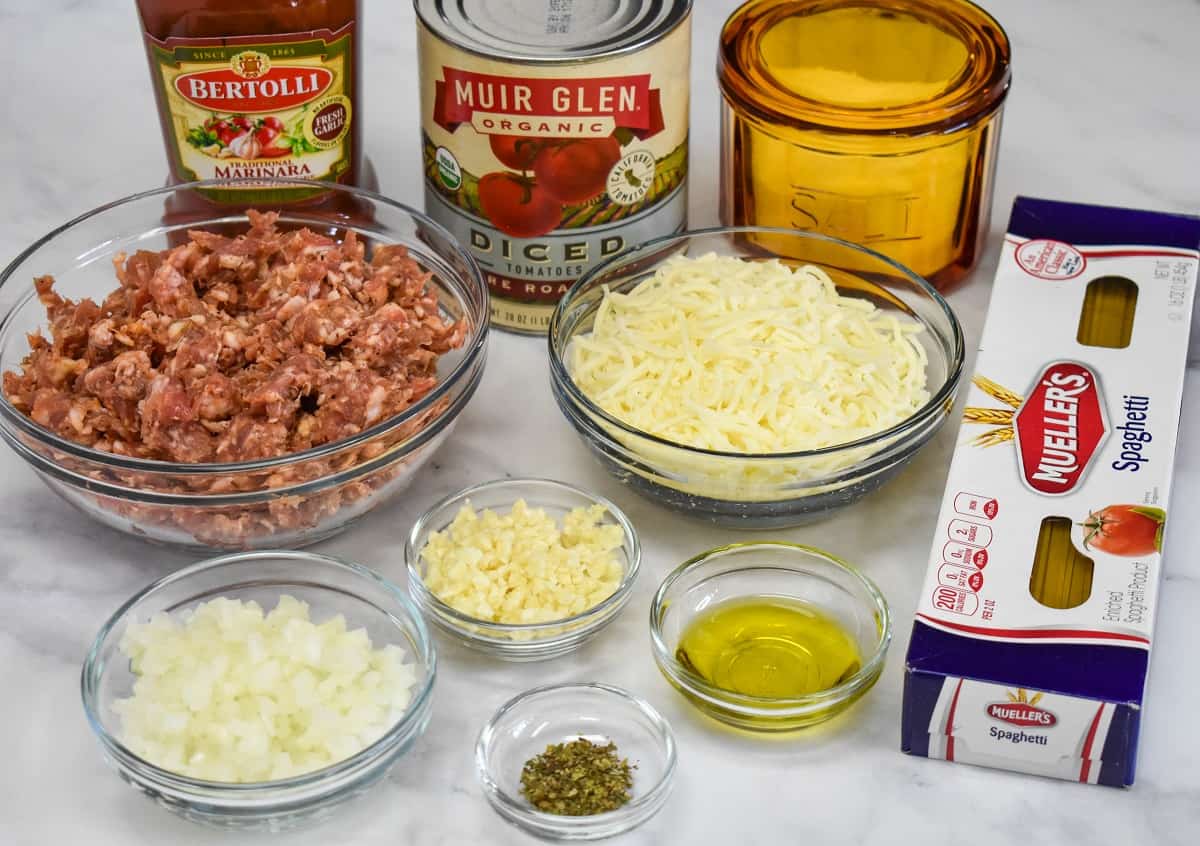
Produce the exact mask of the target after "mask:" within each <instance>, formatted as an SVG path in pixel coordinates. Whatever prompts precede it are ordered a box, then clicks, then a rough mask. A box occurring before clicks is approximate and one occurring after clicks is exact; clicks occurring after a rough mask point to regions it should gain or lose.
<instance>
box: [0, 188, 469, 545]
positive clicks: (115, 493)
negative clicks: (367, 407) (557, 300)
mask: <svg viewBox="0 0 1200 846" xmlns="http://www.w3.org/2000/svg"><path fill="white" fill-rule="evenodd" d="M275 181H276V182H279V183H280V184H283V183H299V184H301V185H307V184H309V183H305V182H302V181H299V180H275ZM238 184H241V183H238V182H236V181H214V182H207V183H196V185H203V186H206V187H207V188H210V189H215V188H228V187H229V186H231V185H232V186H236V185H238ZM255 184H256V185H259V186H260V187H261V184H260V183H255ZM321 188H322V190H323V191H324V192H326V193H327V194H329V195H330V199H329V200H328V201H327V202H325V203H324V204H322V205H317V206H312V205H308V206H306V205H296V206H287V207H284V208H282V209H281V210H280V217H279V222H280V225H281V226H289V225H298V226H308V227H310V228H313V229H315V230H317V231H319V232H321V233H323V234H326V235H329V236H331V237H334V238H341V237H344V236H345V234H346V233H348V232H351V231H353V232H355V233H357V235H358V236H359V237H360V238H362V239H364V240H365V241H366V243H367V244H368V245H373V244H401V245H404V246H405V247H407V248H408V249H409V251H410V254H411V255H412V256H413V257H414V258H415V259H416V260H417V262H418V263H419V264H421V265H422V266H423V267H424V268H425V269H426V270H428V271H430V272H431V274H432V276H431V279H430V285H431V286H432V288H433V290H434V291H435V292H436V294H437V297H438V300H439V303H440V305H441V309H442V312H443V314H444V316H446V317H447V318H448V319H449V318H453V319H463V320H465V322H466V324H467V327H468V328H467V333H466V338H465V339H464V342H463V344H462V346H461V347H460V348H458V349H456V350H451V351H450V352H448V353H447V354H445V355H443V356H442V357H441V358H440V359H439V360H438V365H437V368H438V374H437V375H438V385H437V386H436V387H435V388H434V389H433V390H432V391H430V393H429V394H427V395H426V396H425V397H424V398H422V399H421V400H419V401H418V402H416V403H415V404H413V405H412V406H411V407H410V408H408V409H406V410H405V411H403V412H402V413H400V414H398V415H396V416H394V417H391V418H389V419H387V420H384V421H382V422H380V423H378V424H377V425H375V426H373V427H371V428H369V429H366V430H365V431H363V432H360V433H359V434H357V435H354V436H352V437H349V438H345V439H343V440H341V441H336V442H333V443H329V444H324V445H322V446H318V447H314V448H312V449H308V450H305V451H303V452H298V453H293V454H290V455H284V456H280V457H277V458H268V459H261V460H256V461H239V462H230V463H198V464H182V463H173V462H165V461H151V460H145V459H138V458H130V457H127V456H120V455H116V454H113V453H109V452H103V451H100V450H96V449H91V448H89V447H85V446H82V445H80V444H77V443H74V442H72V441H69V440H66V439H64V438H61V437H59V436H57V435H55V434H54V433H52V432H50V431H49V430H48V429H45V428H43V427H42V426H40V425H39V424H37V423H35V422H34V421H33V419H32V418H30V417H29V416H27V415H26V414H24V413H23V412H21V411H19V410H18V409H16V408H15V407H14V406H13V405H12V404H11V403H10V402H9V401H8V399H7V397H6V396H2V395H0V437H3V438H4V440H5V442H6V443H7V444H8V445H9V446H10V447H11V448H12V449H13V451H15V452H16V453H17V454H18V455H19V456H21V458H23V459H24V460H25V461H26V462H27V463H28V464H29V465H30V466H31V467H32V468H33V469H34V471H35V472H36V473H37V474H38V476H39V477H41V479H42V480H43V481H44V482H45V483H46V484H47V485H48V486H49V487H50V489H51V490H53V491H54V492H55V493H57V494H59V495H60V496H61V497H62V498H63V499H65V500H67V501H68V502H70V503H71V504H72V505H74V506H75V507H77V508H78V509H79V510H81V511H83V512H84V513H85V514H87V515H89V516H90V517H92V518H94V519H96V520H98V521H100V522H101V523H104V524H105V525H108V526H110V527H112V528H115V529H118V530H120V531H123V532H126V533H128V534H131V535H135V536H137V537H141V538H144V539H147V540H151V541H157V542H161V543H165V544H171V545H175V546H182V547H189V548H200V549H207V548H213V547H216V548H226V549H254V548H269V547H296V546H303V545H307V544H310V543H315V542H316V541H318V540H322V539H323V538H326V537H329V536H330V535H333V534H335V533H337V532H339V531H341V530H342V529H345V528H346V527H347V526H348V525H350V524H351V523H352V522H353V521H354V520H356V519H358V518H359V517H361V516H363V515H364V514H366V513H367V512H369V511H370V510H372V509H373V508H375V507H376V506H377V505H379V504H380V503H382V502H384V501H385V500H387V499H388V498H389V497H391V496H393V495H395V494H396V493H398V492H399V491H401V490H403V489H404V488H405V487H406V486H407V485H408V483H409V482H410V481H411V480H412V478H413V476H414V475H415V474H416V472H417V470H418V469H419V468H420V467H421V466H422V465H423V464H424V463H425V462H426V461H428V460H429V458H430V457H431V456H432V455H433V454H434V453H435V452H436V451H437V449H438V448H439V447H440V446H441V445H442V444H443V443H444V442H445V440H446V438H447V436H448V435H449V434H450V432H451V430H452V428H453V426H454V423H455V421H456V419H457V418H458V415H459V413H460V412H461V411H462V409H463V408H464V407H465V406H466V404H467V402H468V400H470V398H471V396H472V395H473V394H474V392H475V388H476V387H477V386H478V384H479V381H480V378H481V376H482V373H483V366H484V360H485V358H486V349H487V335H488V295H487V286H486V285H485V283H484V281H483V277H482V275H481V274H480V271H479V268H478V266H477V265H476V264H475V260H474V259H473V258H471V256H470V254H469V253H468V252H467V251H466V250H464V249H463V248H462V246H461V245H459V244H458V243H457V242H456V241H455V240H454V239H453V237H452V236H451V235H450V234H449V233H447V232H446V231H445V230H444V229H442V228H441V227H440V226H438V225H437V224H436V223H434V222H433V221H431V220H429V219H428V218H426V217H425V216H424V215H422V214H420V213H419V212H416V211H413V210H411V209H409V208H406V207H405V206H403V205H400V204H399V203H396V202H393V201H392V200H389V199H387V198H385V197H382V196H380V195H378V194H374V193H371V192H369V191H361V190H357V189H353V188H347V187H343V186H339V185H330V184H327V183H321ZM196 190H197V189H196V188H195V185H181V186H176V187H171V188H162V189H159V190H156V191H148V192H146V193H144V194H137V195H134V196H132V197H127V198H125V199H123V200H117V201H116V202H113V203H110V204H108V205H106V206H102V207H100V208H98V209H95V210H94V211H91V212H88V213H87V214H85V215H82V216H80V217H78V218H76V219H75V220H72V221H70V222H69V223H66V224H64V225H63V226H62V227H60V228H59V229H57V230H55V231H54V232H51V233H50V234H49V235H47V236H45V237H44V238H42V239H41V240H39V241H37V242H36V243H35V244H33V245H32V246H31V247H29V248H28V249H27V250H25V252H23V253H22V254H21V255H19V256H18V257H17V258H16V259H14V260H13V262H12V263H11V264H10V265H9V266H8V267H7V268H5V270H4V271H3V273H0V286H2V287H0V294H3V295H4V302H5V304H6V305H8V306H10V308H9V310H8V312H7V314H6V316H5V317H4V319H3V321H2V322H0V372H8V371H11V370H13V369H15V368H17V367H18V366H19V365H20V363H21V360H22V358H24V356H25V355H26V353H28V351H29V343H28V341H27V340H26V335H27V333H29V332H33V331H36V330H38V329H39V328H45V326H46V314H45V309H44V308H43V307H42V305H41V303H40V302H39V301H38V298H37V295H36V292H35V291H34V288H33V284H32V282H33V279H34V277H35V276H42V275H44V274H51V275H53V276H54V277H55V279H56V280H57V282H56V286H55V289H56V290H57V291H58V292H59V293H61V294H62V295H63V296H66V297H70V298H72V299H79V298H82V297H92V298H93V299H95V300H97V301H99V300H102V299H103V297H104V296H105V295H106V294H107V293H108V292H109V291H111V290H113V289H114V288H116V287H117V280H116V277H115V275H114V273H113V268H112V259H113V257H114V256H115V255H116V254H118V253H120V252H130V253H131V252H133V251H135V250H163V249H166V248H168V247H170V246H175V245H177V244H178V243H180V241H181V239H183V238H185V237H186V235H185V233H186V230H188V229H195V228H206V229H210V230H215V231H222V230H224V231H244V228H245V225H246V223H245V217H244V214H243V213H242V211H240V210H239V209H238V208H237V207H231V206H221V205H213V204H210V203H208V202H207V201H204V200H202V199H201V198H199V196H198V195H197V193H196Z"/></svg>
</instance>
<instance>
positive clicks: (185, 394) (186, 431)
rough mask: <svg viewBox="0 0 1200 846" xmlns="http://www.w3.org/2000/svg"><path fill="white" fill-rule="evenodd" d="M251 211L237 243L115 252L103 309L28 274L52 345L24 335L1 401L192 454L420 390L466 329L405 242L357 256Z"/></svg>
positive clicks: (122, 448) (383, 415) (261, 440)
mask: <svg viewBox="0 0 1200 846" xmlns="http://www.w3.org/2000/svg"><path fill="white" fill-rule="evenodd" d="M248 215H249V219H250V227H249V230H248V231H247V232H245V233H244V234H241V235H237V236H236V237H225V236H222V235H218V234H215V233H212V232H204V231H194V232H191V233H189V241H188V242H187V243H186V244H183V245H181V246H178V247H175V248H173V249H170V250H165V251H163V252H160V253H154V252H145V251H140V252H137V253H135V254H134V255H132V256H128V257H126V256H125V255H119V256H117V258H116V260H115V262H114V264H115V267H116V273H117V278H118V279H119V280H120V283H121V286H120V287H119V288H118V289H116V290H115V291H113V292H112V293H111V294H109V295H108V296H107V297H106V298H105V300H104V302H103V303H101V304H96V303H95V302H93V301H92V300H90V299H83V300H80V301H78V302H73V301H71V300H67V299H63V298H62V297H60V296H59V295H58V294H57V293H55V291H54V280H53V278H51V277H49V276H44V277H42V278H40V279H38V280H37V283H36V284H37V292H38V296H39V298H40V299H41V301H42V303H43V304H44V305H45V307H46V311H47V314H48V316H49V319H50V332H49V338H47V337H45V336H44V335H42V334H40V333H36V334H33V335H31V336H30V337H29V344H30V352H29V355H27V356H26V357H25V359H24V361H23V362H22V372H15V371H11V372H8V373H5V374H4V392H5V394H6V395H7V397H8V400H9V401H10V402H11V403H12V404H13V405H14V406H16V408H18V409H19V410H21V411H23V412H24V413H26V414H28V415H29V416H30V417H31V418H33V419H34V420H35V421H36V422H37V423H39V424H40V425H42V426H44V427H45V428H47V429H49V430H50V431H52V432H54V433H55V434H57V435H59V436H61V437H64V438H67V439H70V440H72V441H75V442H77V443H81V444H84V445H86V446H89V447H94V448H96V449H99V450H104V451H106V452H110V453H116V454H120V455H128V456H134V457H137V458H147V459H155V460H160V461H174V462H184V463H195V462H230V461H245V460H251V459H259V458H270V457H275V456H280V455H285V454H288V453H293V452H299V451H301V450H305V449H308V448H309V447H314V446H318V445H320V444H325V443H330V442H333V441H338V440H341V439H343V438H346V437H348V436H351V435H354V434H356V433H358V432H361V431H363V430H364V429H367V428H369V427H371V426H373V425H375V424H376V423H379V422H381V421H383V420H386V419H387V418H389V417H392V416H394V415H396V414H398V413H399V412H402V411H404V410H405V409H406V408H408V407H409V406H411V405H412V404H413V403H414V402H416V401H417V400H419V399H421V397H423V396H425V395H426V394H428V393H429V391H430V390H431V389H432V388H433V387H434V385H435V384H436V381H437V359H438V356H440V355H442V354H443V353H445V352H447V351H448V350H451V349H453V348H455V347H458V346H460V345H461V344H462V343H463V339H464V336H465V334H466V326H465V324H464V323H463V322H461V321H459V322H452V321H447V320H445V319H443V318H442V316H441V315H440V313H439V311H438V303H437V298H436V296H435V295H434V293H433V292H432V291H431V290H430V288H429V286H428V285H427V283H428V281H429V274H428V273H427V272H425V271H423V270H422V269H421V268H420V266H419V265H418V264H417V263H416V262H415V261H414V260H413V259H412V258H411V257H410V256H409V255H408V252H407V250H405V248H404V247H399V246H380V247H377V248H376V249H375V250H374V251H373V254H372V256H371V258H370V259H369V260H368V259H367V257H366V250H365V247H364V244H363V243H362V242H361V241H359V240H358V239H357V238H356V237H355V235H354V233H353V232H349V233H348V234H347V235H346V237H345V240H344V241H342V242H337V241H334V240H332V239H331V238H328V237H326V236H324V235H320V234H317V233H315V232H312V231H310V230H308V229H301V230H297V231H289V232H281V231H279V230H278V229H277V228H276V215H275V214H272V213H256V212H253V211H252V212H249V213H248Z"/></svg>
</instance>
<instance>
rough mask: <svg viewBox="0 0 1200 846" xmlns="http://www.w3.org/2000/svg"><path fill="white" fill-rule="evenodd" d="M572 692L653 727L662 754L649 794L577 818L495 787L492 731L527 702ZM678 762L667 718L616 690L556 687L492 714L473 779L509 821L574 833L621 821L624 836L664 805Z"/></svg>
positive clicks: (593, 685)
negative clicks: (614, 704) (601, 699)
mask: <svg viewBox="0 0 1200 846" xmlns="http://www.w3.org/2000/svg"><path fill="white" fill-rule="evenodd" d="M578 691H584V692H590V693H594V694H600V695H602V696H606V697H612V698H614V699H617V700H618V701H620V702H621V703H622V704H624V705H632V706H633V707H634V708H636V709H637V710H638V711H640V712H641V714H642V715H643V716H644V717H646V719H647V720H648V721H649V722H650V724H651V725H652V726H653V727H654V734H655V736H656V737H657V738H658V739H659V740H661V741H662V749H663V753H664V761H663V773H662V776H661V777H660V778H659V779H658V781H656V782H655V783H654V785H653V786H651V787H650V789H649V790H647V791H646V792H645V793H643V794H641V795H640V796H634V797H632V798H631V799H630V800H629V802H627V803H626V804H624V805H622V806H621V807H620V808H617V809H616V810H613V811H605V812H603V813H600V814H592V815H590V816H579V817H573V816H567V815H562V814H548V813H546V812H545V811H539V810H538V809H537V808H534V807H533V806H532V805H529V804H528V803H526V802H523V801H522V800H521V799H519V798H518V797H515V796H512V795H511V794H509V793H508V792H507V791H506V790H504V789H503V788H502V787H500V784H499V783H498V782H497V781H496V779H495V778H493V776H492V769H491V767H489V766H488V759H487V752H488V750H489V749H490V748H491V747H492V745H493V740H494V738H495V736H496V727H497V725H498V724H499V723H500V721H501V720H502V719H503V718H504V717H506V716H508V715H509V714H511V713H512V712H513V711H516V710H518V709H520V708H522V707H526V706H528V705H529V704H531V701H532V700H538V699H545V698H548V697H554V696H555V695H558V694H563V693H570V692H578ZM678 762H679V754H678V744H677V743H676V741H675V731H674V730H673V729H672V728H671V724H670V723H669V722H667V719H666V718H665V717H664V716H663V715H662V714H661V713H659V711H658V709H657V708H655V707H654V706H653V705H651V704H650V703H649V702H648V701H647V700H645V699H643V698H642V697H640V696H638V695H636V694H634V693H630V692H629V691H628V690H626V689H624V688H622V687H617V686H616V685H611V684H606V683H604V682H562V683H558V684H547V685H540V686H538V687H533V688H530V689H529V690H526V691H523V692H522V693H518V694H517V695H516V696H514V697H512V698H511V699H509V700H508V701H507V702H505V703H504V704H503V705H501V706H500V707H499V708H497V709H496V711H495V713H493V714H492V716H491V717H490V718H489V719H488V721H487V723H485V724H484V726H483V728H482V729H481V730H480V732H479V736H478V738H477V739H476V741H475V774H476V776H477V777H478V779H479V782H480V784H481V785H482V787H483V792H484V794H485V795H486V796H487V797H488V799H489V801H491V802H492V803H493V804H499V805H500V806H501V807H502V808H503V809H504V813H505V815H506V816H509V815H511V818H514V819H519V820H521V821H522V822H524V823H528V824H530V825H531V826H533V827H535V828H536V829H538V830H539V831H546V830H555V829H557V830H560V831H570V832H571V833H575V834H578V833H581V832H583V831H587V830H589V829H592V828H603V827H605V826H606V825H607V824H613V823H617V822H618V821H620V820H623V819H624V820H631V821H632V823H633V824H632V826H629V827H627V828H624V829H622V830H623V831H628V830H629V828H632V827H635V826H637V825H640V824H641V823H642V822H644V821H645V819H648V818H649V816H646V817H645V818H642V817H641V814H643V813H647V814H652V813H653V811H654V810H656V808H657V807H658V806H659V805H660V804H661V802H662V801H663V800H665V798H666V795H667V794H668V793H669V792H670V790H671V786H672V780H673V778H674V776H675V770H676V767H677V765H678ZM614 833H615V832H614Z"/></svg>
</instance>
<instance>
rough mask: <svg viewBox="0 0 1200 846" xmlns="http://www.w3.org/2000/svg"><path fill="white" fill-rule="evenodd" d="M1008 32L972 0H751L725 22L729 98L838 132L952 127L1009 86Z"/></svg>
mask: <svg viewBox="0 0 1200 846" xmlns="http://www.w3.org/2000/svg"><path fill="white" fill-rule="evenodd" d="M1009 57H1010V48H1009V43H1008V36H1007V35H1006V34H1005V32H1004V30H1003V29H1002V28H1001V26H1000V24H998V23H997V22H996V20H995V19H994V18H993V17H992V16H991V15H989V14H988V13H987V12H985V11H983V9H980V8H979V7H978V6H976V5H974V4H972V3H970V2H967V0H783V2H780V0H750V2H748V3H745V4H744V5H742V6H741V8H739V9H738V10H737V11H735V12H734V13H733V14H732V15H731V16H730V17H729V20H727V21H726V22H725V26H724V28H723V29H722V31H721V44H720V53H719V56H718V59H717V77H718V79H719V81H720V84H721V89H722V91H723V92H724V94H725V96H726V98H728V99H729V100H730V102H731V104H732V105H734V106H736V107H739V108H743V109H746V110H748V111H750V112H752V113H755V114H757V115H758V116H759V117H761V118H762V119H763V120H766V121H768V122H771V123H784V124H790V125H793V126H797V127H799V128H814V129H822V130H826V131H834V132H853V133H888V134H890V133H895V132H897V131H903V132H905V133H910V134H924V133H932V132H946V131H951V130H953V129H956V128H958V127H960V126H963V125H964V124H969V123H972V122H973V121H974V120H975V119H976V118H978V117H981V116H984V115H987V114H990V113H991V112H992V111H993V110H995V109H996V108H997V107H998V106H999V105H1000V104H1001V103H1002V102H1003V100H1004V97H1005V95H1006V94H1007V92H1008V86H1009V81H1010V78H1011V73H1010V70H1009Z"/></svg>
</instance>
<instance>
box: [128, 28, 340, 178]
mask: <svg viewBox="0 0 1200 846" xmlns="http://www.w3.org/2000/svg"><path fill="white" fill-rule="evenodd" d="M353 28H354V24H353V22H351V23H348V24H346V25H345V26H344V27H342V28H341V29H339V30H338V31H337V32H331V31H330V30H319V31H314V32H301V33H287V34H281V35H271V36H243V37H229V38H169V39H167V40H166V41H160V40H158V39H157V38H154V37H153V36H150V35H149V34H147V35H146V40H147V43H148V45H149V49H150V55H151V57H152V61H153V64H154V69H155V78H156V79H157V81H158V82H159V84H160V85H161V91H160V94H161V97H162V101H163V103H164V104H165V111H166V115H165V116H164V119H165V120H166V121H168V124H167V135H168V137H169V139H170V140H169V143H168V155H171V156H173V157H174V158H175V160H176V161H175V164H176V170H177V172H178V173H179V174H180V175H181V176H182V177H183V178H184V179H187V180H198V179H249V180H263V188H262V189H256V188H254V187H253V186H252V185H251V186H249V187H247V188H237V189H222V190H219V191H214V190H209V191H205V192H204V193H205V194H206V196H209V197H210V198H212V199H215V200H224V201H232V202H263V201H280V200H285V201H286V200H298V199H303V198H304V197H307V196H312V195H313V194H314V193H315V192H314V191H312V190H310V189H297V188H279V187H274V188H272V187H270V184H269V181H270V180H271V179H275V178H281V177H282V178H289V179H314V180H322V181H329V182H334V181H338V180H339V179H340V178H341V177H342V176H343V175H344V174H345V173H346V171H347V170H349V168H350V165H351V162H352V152H353V151H352V150H351V136H350V125H351V121H352V120H353V119H354V114H353V104H352V103H351V102H350V97H349V96H348V95H349V92H350V90H351V86H350V80H349V75H350V73H351V46H352V45H351V40H352V37H353Z"/></svg>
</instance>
